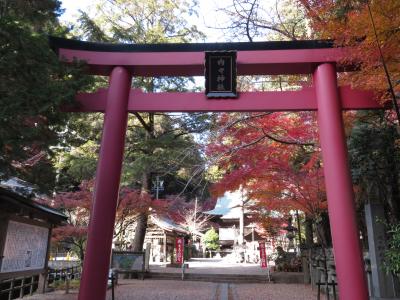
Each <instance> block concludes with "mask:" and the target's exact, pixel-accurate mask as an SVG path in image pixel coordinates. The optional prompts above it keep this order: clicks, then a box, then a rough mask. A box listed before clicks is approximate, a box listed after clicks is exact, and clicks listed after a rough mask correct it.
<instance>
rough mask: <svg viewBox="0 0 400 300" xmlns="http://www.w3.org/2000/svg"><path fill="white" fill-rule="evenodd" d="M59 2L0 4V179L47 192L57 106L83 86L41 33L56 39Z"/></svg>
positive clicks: (58, 123) (62, 118)
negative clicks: (27, 183)
mask: <svg viewBox="0 0 400 300" xmlns="http://www.w3.org/2000/svg"><path fill="white" fill-rule="evenodd" d="M60 14H61V10H60V1H56V0H43V1H41V0H40V1H39V0H37V1H36V0H33V1H28V2H27V1H5V0H3V1H1V2H0V44H1V47H0V57H1V59H0V69H1V74H0V101H1V104H2V109H1V111H0V176H2V177H4V176H11V175H14V176H18V177H22V178H24V179H26V180H28V181H31V182H33V183H36V184H37V185H38V186H39V187H41V188H43V189H45V190H49V189H50V188H52V185H53V184H54V177H53V176H52V174H53V168H52V165H51V162H50V159H51V157H52V155H53V153H52V151H51V149H50V146H54V145H57V144H58V143H59V141H60V136H59V132H60V131H61V130H62V128H63V126H64V124H65V122H66V120H67V117H66V115H65V114H62V113H61V112H60V109H59V106H60V105H61V104H65V103H68V102H71V101H73V97H74V95H75V93H76V91H77V90H79V89H81V88H83V87H84V86H86V84H87V83H88V78H87V77H84V76H81V72H80V71H79V69H76V68H74V67H71V66H66V65H63V64H60V63H59V62H58V59H57V57H56V55H55V54H54V53H53V51H52V50H51V49H50V47H49V45H48V41H47V36H46V34H48V33H51V34H56V35H62V34H63V31H64V29H63V28H62V27H61V26H59V24H58V21H57V16H59V15H60Z"/></svg>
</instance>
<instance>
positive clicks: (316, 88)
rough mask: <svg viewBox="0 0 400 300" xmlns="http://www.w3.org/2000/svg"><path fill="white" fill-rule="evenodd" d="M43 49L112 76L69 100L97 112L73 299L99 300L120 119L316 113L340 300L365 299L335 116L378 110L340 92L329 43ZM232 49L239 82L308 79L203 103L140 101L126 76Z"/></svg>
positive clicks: (191, 69)
mask: <svg viewBox="0 0 400 300" xmlns="http://www.w3.org/2000/svg"><path fill="white" fill-rule="evenodd" d="M50 43H51V45H52V47H53V49H55V51H56V52H57V53H58V55H59V58H60V59H61V60H63V61H66V62H72V61H73V60H74V59H78V60H85V61H86V62H87V64H88V68H89V73H90V74H98V75H107V76H110V84H109V88H108V89H100V90H99V91H97V92H95V93H82V94H78V95H77V100H78V102H79V103H80V106H79V107H77V108H75V111H80V112H104V113H105V117H104V126H103V135H102V140H101V148H100V157H99V162H98V167H97V174H96V184H95V192H94V201H93V207H92V211H91V215H90V224H89V233H88V242H87V250H86V255H85V260H84V268H83V275H82V280H81V286H80V291H79V299H80V300H87V299H95V300H99V299H105V295H106V286H107V277H108V270H109V264H110V253H111V243H112V235H113V228H114V221H115V211H116V204H117V199H118V190H119V182H120V175H121V167H122V158H123V151H124V140H125V132H126V126H127V116H128V112H201V111H226V112H233V111H235V112H240V111H246V112H252V111H300V110H316V111H317V114H318V124H319V132H320V144H321V148H322V156H323V161H324V174H325V184H326V192H327V197H328V212H329V217H330V223H331V231H332V239H333V247H334V256H335V263H336V271H337V277H338V284H339V290H340V297H341V299H342V300H364V299H368V287H367V284H366V280H365V273H364V264H363V259H362V253H361V248H360V243H359V231H358V229H357V224H356V215H355V205H354V195H353V190H352V182H351V176H350V172H349V166H348V161H347V148H346V142H345V135H344V130H343V122H342V110H349V109H351V110H357V109H381V108H382V107H381V106H380V105H379V104H378V103H377V102H376V101H375V99H374V97H373V93H372V92H366V91H358V90H352V89H351V88H349V87H338V86H337V79H336V72H340V71H342V70H343V67H344V66H339V64H338V65H337V64H336V63H338V62H339V61H340V59H341V58H342V57H343V54H344V51H346V49H343V48H333V46H332V43H331V42H328V41H290V42H257V43H217V44H209V43H205V44H147V45H131V44H116V45H114V44H101V43H88V42H82V41H75V40H67V39H61V38H51V39H50ZM218 50H236V51H237V74H238V75H277V74H313V82H314V85H313V87H311V88H303V89H302V90H300V91H286V92H240V93H239V96H238V98H237V99H219V100H209V99H207V98H206V96H205V94H204V93H142V92H140V91H138V90H131V79H132V76H155V77H158V76H199V75H200V76H202V75H204V57H205V54H204V52H205V51H218Z"/></svg>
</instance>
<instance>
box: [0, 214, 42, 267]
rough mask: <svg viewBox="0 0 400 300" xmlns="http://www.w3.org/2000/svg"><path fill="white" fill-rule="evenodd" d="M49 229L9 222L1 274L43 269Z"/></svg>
mask: <svg viewBox="0 0 400 300" xmlns="http://www.w3.org/2000/svg"><path fill="white" fill-rule="evenodd" d="M48 238H49V228H47V227H43V226H37V225H31V224H26V223H21V222H17V221H9V222H8V226H7V236H6V241H5V245H4V251H3V259H2V260H1V269H0V272H1V273H8V272H19V271H28V270H39V269H44V267H45V262H46V254H47V243H48Z"/></svg>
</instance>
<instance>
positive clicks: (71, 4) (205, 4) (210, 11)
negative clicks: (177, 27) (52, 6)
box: [60, 0, 232, 42]
mask: <svg viewBox="0 0 400 300" xmlns="http://www.w3.org/2000/svg"><path fill="white" fill-rule="evenodd" d="M95 2H96V1H95V0H63V1H62V8H64V9H65V12H64V14H63V15H62V16H61V17H60V19H61V20H62V21H66V22H69V23H76V22H77V18H78V10H82V11H87V10H88V7H89V6H90V5H91V4H93V3H95ZM231 2H232V0H200V1H199V8H198V10H197V11H198V13H199V17H198V18H197V17H193V19H191V20H189V21H190V22H192V23H193V24H195V25H197V27H198V28H199V29H200V30H201V31H202V32H203V33H205V34H206V36H207V40H206V42H224V41H226V39H225V38H224V34H223V32H222V30H215V29H212V28H209V27H218V22H220V21H221V20H220V18H221V15H217V13H216V9H217V8H218V7H223V6H227V5H229V4H230V3H231ZM220 25H221V23H220Z"/></svg>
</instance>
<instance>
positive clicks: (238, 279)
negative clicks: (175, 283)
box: [145, 272, 268, 283]
mask: <svg viewBox="0 0 400 300" xmlns="http://www.w3.org/2000/svg"><path fill="white" fill-rule="evenodd" d="M145 278H151V279H170V280H180V279H181V278H182V274H180V273H161V272H160V273H157V272H150V273H146V276H145ZM185 280H190V281H206V282H218V283H221V282H224V283H231V282H232V283H266V282H268V280H267V277H266V276H263V275H237V274H194V273H186V274H185Z"/></svg>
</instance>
